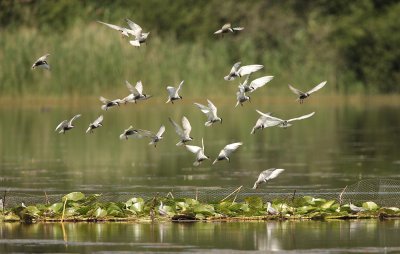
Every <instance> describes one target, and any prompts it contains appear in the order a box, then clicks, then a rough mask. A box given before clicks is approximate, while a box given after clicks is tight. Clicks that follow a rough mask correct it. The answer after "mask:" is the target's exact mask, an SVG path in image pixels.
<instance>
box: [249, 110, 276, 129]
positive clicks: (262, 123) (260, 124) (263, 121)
mask: <svg viewBox="0 0 400 254" xmlns="http://www.w3.org/2000/svg"><path fill="white" fill-rule="evenodd" d="M257 112H261V111H258V110H257ZM265 115H268V116H269V115H271V113H270V112H268V113H263V114H262V115H260V117H259V118H258V119H257V122H256V124H255V125H254V127H253V129H252V130H251V132H250V134H254V133H255V132H256V130H258V129H264V128H265V125H266V121H267V116H265Z"/></svg>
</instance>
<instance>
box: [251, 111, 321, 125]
mask: <svg viewBox="0 0 400 254" xmlns="http://www.w3.org/2000/svg"><path fill="white" fill-rule="evenodd" d="M256 111H257V112H258V113H259V114H260V115H263V116H265V117H266V120H265V122H264V128H266V127H272V126H279V127H282V128H287V127H290V126H292V124H291V123H290V122H293V121H297V120H303V119H306V118H309V117H311V116H313V115H314V114H315V112H312V113H310V114H307V115H303V116H299V117H296V118H292V119H289V120H282V119H280V118H277V117H274V116H270V115H267V114H264V113H263V112H261V111H259V110H256Z"/></svg>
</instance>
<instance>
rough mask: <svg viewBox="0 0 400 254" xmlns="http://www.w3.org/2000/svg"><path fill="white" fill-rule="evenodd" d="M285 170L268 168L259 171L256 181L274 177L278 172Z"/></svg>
mask: <svg viewBox="0 0 400 254" xmlns="http://www.w3.org/2000/svg"><path fill="white" fill-rule="evenodd" d="M283 171H285V170H284V169H283V168H270V169H267V170H264V171H263V172H261V173H260V176H259V177H258V180H257V181H264V182H266V181H268V180H271V179H274V178H276V177H277V176H278V175H279V174H280V173H282V172H283Z"/></svg>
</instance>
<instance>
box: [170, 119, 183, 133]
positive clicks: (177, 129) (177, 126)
mask: <svg viewBox="0 0 400 254" xmlns="http://www.w3.org/2000/svg"><path fill="white" fill-rule="evenodd" d="M168 119H169V121H170V122H171V123H172V125H173V126H174V127H175V132H176V133H177V134H178V135H179V136H180V137H183V136H184V135H185V134H184V132H183V130H182V127H181V126H179V125H178V124H177V123H176V122H175V121H174V120H172V119H171V118H170V117H169V118H168Z"/></svg>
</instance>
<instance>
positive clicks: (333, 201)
mask: <svg viewBox="0 0 400 254" xmlns="http://www.w3.org/2000/svg"><path fill="white" fill-rule="evenodd" d="M334 203H335V200H329V201H327V202H325V203H323V204H322V205H321V206H320V208H321V209H322V210H327V209H329V208H331V207H332V205H333V204H334Z"/></svg>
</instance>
